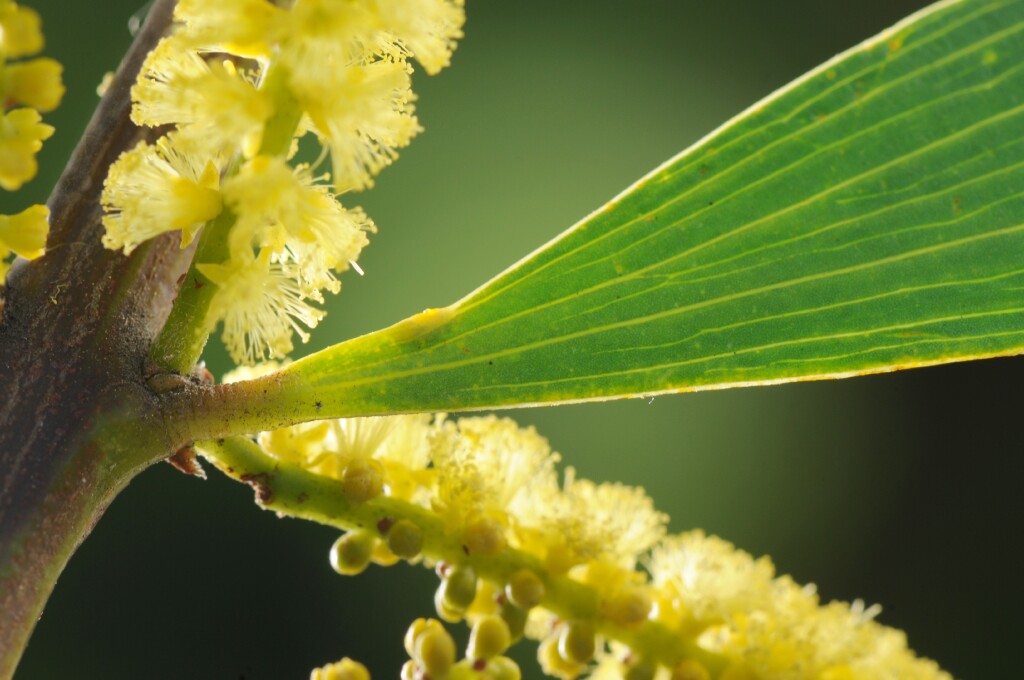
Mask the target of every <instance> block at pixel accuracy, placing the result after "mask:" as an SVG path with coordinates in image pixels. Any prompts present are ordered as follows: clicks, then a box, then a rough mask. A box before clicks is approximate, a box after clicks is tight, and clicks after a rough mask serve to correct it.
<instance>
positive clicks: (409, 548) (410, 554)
mask: <svg viewBox="0 0 1024 680" xmlns="http://www.w3.org/2000/svg"><path fill="white" fill-rule="evenodd" d="M387 542H388V548H389V549H390V550H391V552H393V553H394V554H395V555H398V556H399V557H401V558H404V559H407V560H411V559H413V558H414V557H416V556H418V555H419V554H420V551H421V550H423V532H422V531H421V530H420V528H419V527H418V526H416V523H415V522H412V521H410V520H407V519H400V520H398V521H397V522H395V524H394V526H392V527H391V529H390V530H389V531H388V537H387Z"/></svg>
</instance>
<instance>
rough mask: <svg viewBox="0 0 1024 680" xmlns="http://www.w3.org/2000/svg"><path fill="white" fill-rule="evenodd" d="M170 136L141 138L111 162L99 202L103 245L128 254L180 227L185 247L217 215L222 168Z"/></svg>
mask: <svg viewBox="0 0 1024 680" xmlns="http://www.w3.org/2000/svg"><path fill="white" fill-rule="evenodd" d="M177 140H178V138H177V137H176V136H174V135H170V136H168V137H164V138H162V139H160V140H159V141H158V142H157V143H156V144H148V143H145V142H143V143H140V144H138V145H137V146H136V147H135V148H133V149H131V150H129V151H126V152H125V153H123V154H121V156H120V157H119V158H118V159H117V161H115V162H114V164H113V165H111V166H110V172H109V174H108V175H107V179H106V181H105V182H104V183H103V194H102V195H101V198H100V200H101V202H102V204H103V208H104V210H105V211H106V214H105V215H104V216H103V226H104V227H105V228H106V233H105V234H104V236H103V245H104V246H105V247H107V248H110V249H112V250H116V249H118V248H123V249H124V252H125V254H126V255H127V254H129V253H131V252H132V250H134V249H135V247H136V246H138V245H139V244H140V243H142V242H143V241H146V240H149V239H151V238H153V237H154V236H158V235H159V234H162V233H164V232H166V231H175V230H180V231H181V246H182V248H184V247H185V246H186V245H188V244H189V243H191V242H192V240H193V239H194V238H195V235H196V232H197V231H198V230H199V229H200V228H202V226H203V225H204V224H206V222H208V221H209V220H211V219H213V218H214V217H216V216H217V215H218V214H220V211H221V208H222V205H221V196H220V191H219V189H218V185H219V182H220V179H219V176H220V172H219V171H218V169H217V167H216V166H215V165H214V164H213V163H212V162H211V161H210V160H209V159H207V158H204V157H201V156H196V155H194V154H192V153H189V152H188V151H185V150H182V149H181V148H179V147H178V146H177Z"/></svg>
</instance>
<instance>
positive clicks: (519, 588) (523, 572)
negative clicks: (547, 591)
mask: <svg viewBox="0 0 1024 680" xmlns="http://www.w3.org/2000/svg"><path fill="white" fill-rule="evenodd" d="M505 595H506V596H507V597H508V599H509V601H510V602H512V603H513V604H514V605H516V606H517V607H522V608H523V609H532V608H533V607H536V606H537V605H539V604H540V603H541V601H542V600H543V599H544V583H543V581H541V580H540V577H538V576H537V574H535V573H534V572H533V570H532V569H520V570H519V571H517V572H516V573H514V574H512V576H510V577H509V579H508V583H507V584H506V585H505Z"/></svg>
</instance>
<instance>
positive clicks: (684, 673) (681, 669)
mask: <svg viewBox="0 0 1024 680" xmlns="http://www.w3.org/2000/svg"><path fill="white" fill-rule="evenodd" d="M671 680H711V674H710V673H708V669H706V668H704V666H703V665H701V663H700V662H699V661H694V660H693V659H686V660H685V661H680V662H679V664H677V665H676V667H675V668H673V669H672V679H671Z"/></svg>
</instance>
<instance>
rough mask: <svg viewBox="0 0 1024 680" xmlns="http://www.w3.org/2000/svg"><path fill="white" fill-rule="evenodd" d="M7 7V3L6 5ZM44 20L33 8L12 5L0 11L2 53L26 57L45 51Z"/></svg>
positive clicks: (0, 44)
mask: <svg viewBox="0 0 1024 680" xmlns="http://www.w3.org/2000/svg"><path fill="white" fill-rule="evenodd" d="M4 5H6V3H4ZM42 24H43V22H42V19H40V18H39V13H38V12H36V11H35V10H34V9H32V8H31V7H20V6H18V5H14V4H13V3H11V4H10V5H6V6H2V9H0V52H2V53H3V54H4V55H6V56H7V58H8V59H10V58H12V57H24V56H27V55H29V54H35V53H36V52H39V51H40V50H42V49H43V44H44V42H43V31H42Z"/></svg>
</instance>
